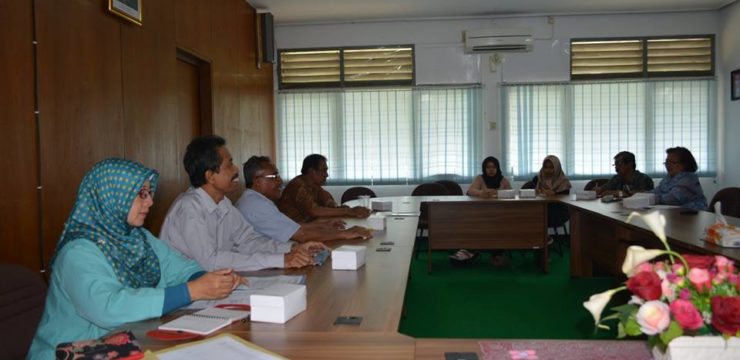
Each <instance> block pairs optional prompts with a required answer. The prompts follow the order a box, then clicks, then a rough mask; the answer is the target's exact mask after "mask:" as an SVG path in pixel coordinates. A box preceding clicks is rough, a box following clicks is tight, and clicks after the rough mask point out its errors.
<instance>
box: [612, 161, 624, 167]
mask: <svg viewBox="0 0 740 360" xmlns="http://www.w3.org/2000/svg"><path fill="white" fill-rule="evenodd" d="M622 165H624V161H615V162H614V164H612V166H622Z"/></svg>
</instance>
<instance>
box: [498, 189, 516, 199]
mask: <svg viewBox="0 0 740 360" xmlns="http://www.w3.org/2000/svg"><path fill="white" fill-rule="evenodd" d="M496 195H497V197H498V198H499V199H513V198H515V197H516V190H499V191H497V192H496Z"/></svg>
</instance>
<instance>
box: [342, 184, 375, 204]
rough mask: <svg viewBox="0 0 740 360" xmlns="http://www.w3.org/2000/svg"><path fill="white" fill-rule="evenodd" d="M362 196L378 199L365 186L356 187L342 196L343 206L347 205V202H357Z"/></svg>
mask: <svg viewBox="0 0 740 360" xmlns="http://www.w3.org/2000/svg"><path fill="white" fill-rule="evenodd" d="M361 195H370V197H371V198H374V197H377V196H376V195H375V192H374V191H372V190H370V189H368V188H366V187H364V186H355V187H351V188H349V189H347V190H345V191H344V193H343V194H342V204H344V203H346V202H347V201H352V200H356V199H358V198H359V197H360V196H361Z"/></svg>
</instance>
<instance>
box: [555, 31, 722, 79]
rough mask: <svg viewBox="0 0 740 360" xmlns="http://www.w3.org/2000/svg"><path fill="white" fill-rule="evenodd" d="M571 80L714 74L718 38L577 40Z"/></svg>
mask: <svg viewBox="0 0 740 360" xmlns="http://www.w3.org/2000/svg"><path fill="white" fill-rule="evenodd" d="M570 51H571V52H570V57H571V68H570V69H571V71H570V73H571V79H573V80H578V79H598V78H602V79H603V78H635V77H644V78H649V77H665V76H681V77H686V76H711V75H714V35H700V36H685V37H670V38H668V37H655V38H632V39H573V40H571V48H570Z"/></svg>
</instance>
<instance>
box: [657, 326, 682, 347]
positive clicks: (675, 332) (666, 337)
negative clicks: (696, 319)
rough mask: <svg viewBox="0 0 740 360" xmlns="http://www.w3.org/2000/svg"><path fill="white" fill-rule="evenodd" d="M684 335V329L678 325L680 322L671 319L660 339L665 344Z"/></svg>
mask: <svg viewBox="0 0 740 360" xmlns="http://www.w3.org/2000/svg"><path fill="white" fill-rule="evenodd" d="M681 335H683V329H681V325H678V322H676V321H671V323H670V324H669V325H668V328H667V329H666V330H665V331H663V332H662V333H660V335H659V336H660V340H661V341H662V342H663V343H664V344H668V343H669V342H671V340H673V339H675V338H677V337H679V336H681Z"/></svg>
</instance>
